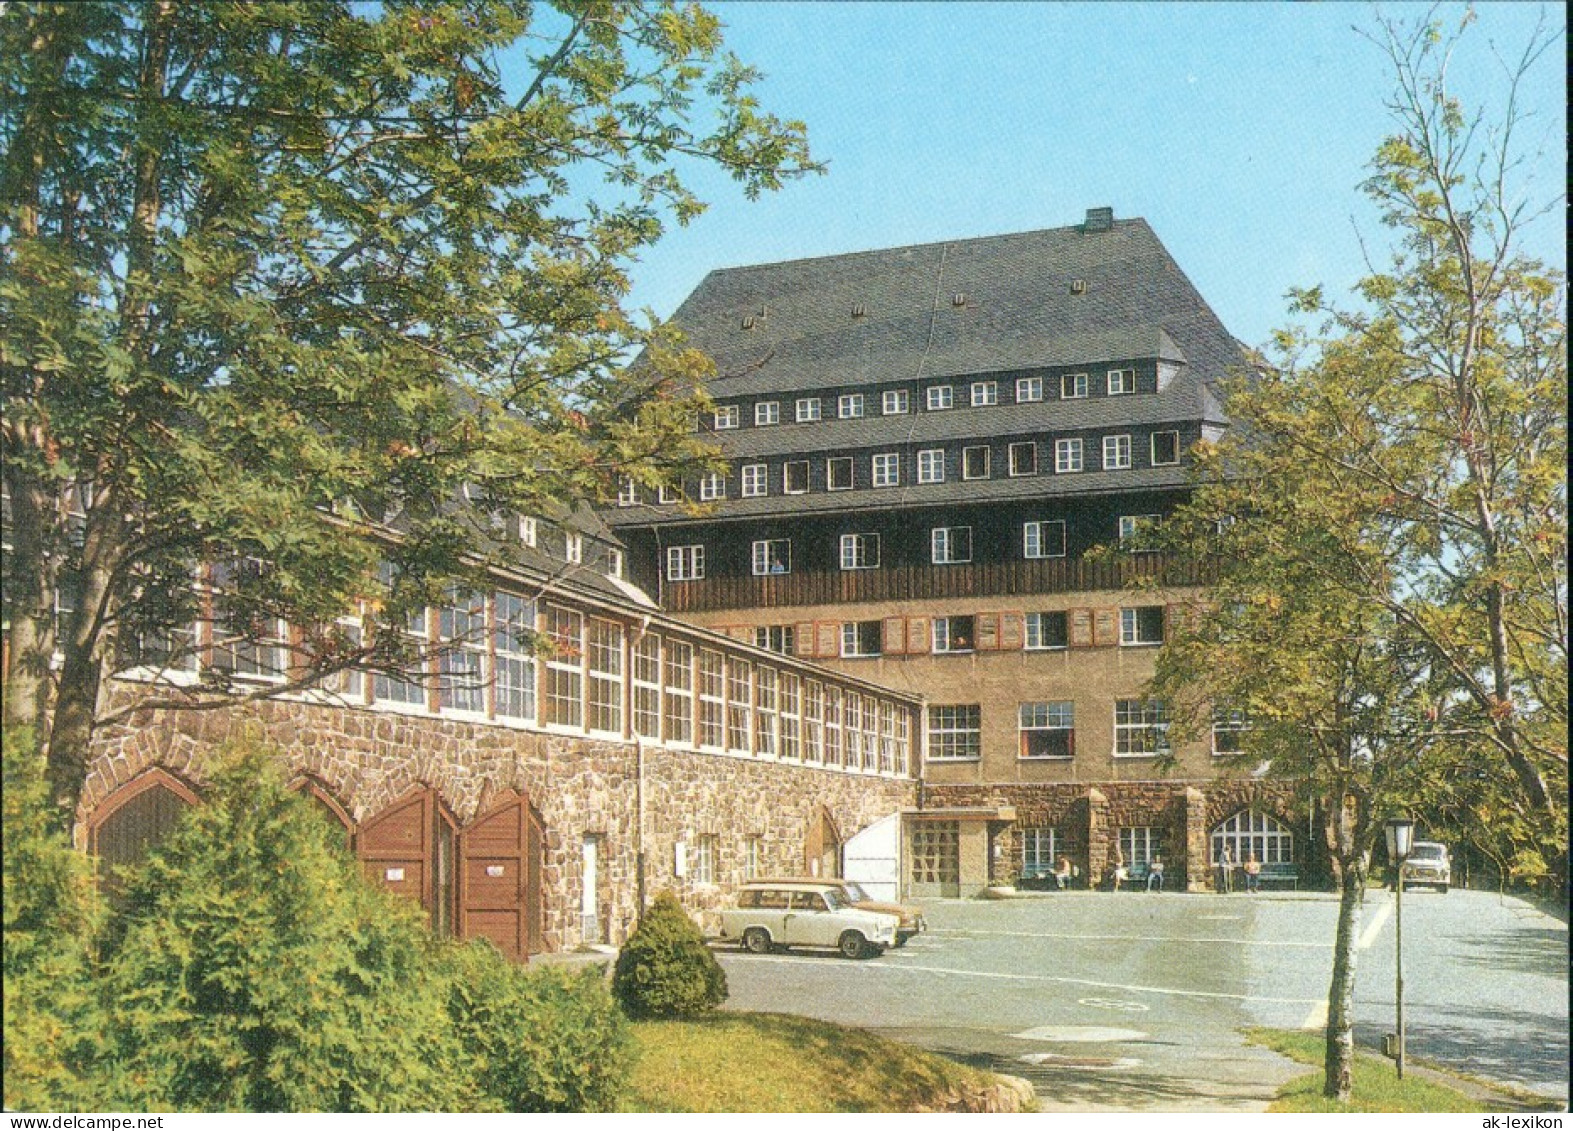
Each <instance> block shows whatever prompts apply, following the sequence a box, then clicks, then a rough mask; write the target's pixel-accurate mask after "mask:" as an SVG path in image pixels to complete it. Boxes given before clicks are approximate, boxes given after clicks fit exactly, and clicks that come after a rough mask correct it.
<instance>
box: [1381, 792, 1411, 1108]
mask: <svg viewBox="0 0 1573 1131" xmlns="http://www.w3.org/2000/svg"><path fill="white" fill-rule="evenodd" d="M1386 832H1387V859H1388V860H1389V861H1390V862H1391V863H1392V867H1393V901H1394V904H1395V906H1394V911H1393V950H1394V954H1395V958H1396V961H1395V962H1394V967H1395V969H1396V970H1397V981H1396V984H1395V987H1394V990H1395V992H1394V999H1395V1000H1396V1002H1397V1005H1398V1040H1397V1043H1396V1045H1395V1046H1394V1053H1395V1055H1394V1058H1393V1059H1394V1060H1395V1062H1396V1063H1397V1065H1398V1078H1399V1079H1400V1080H1402V1079H1403V1078H1404V859H1405V858H1406V857H1407V856H1408V855H1409V849H1410V846H1411V845H1412V844H1414V836H1415V823H1414V822H1413V821H1411V820H1408V819H1407V818H1404V817H1393V818H1391V819H1389V820H1388V822H1387V825H1386Z"/></svg>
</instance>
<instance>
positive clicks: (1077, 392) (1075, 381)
mask: <svg viewBox="0 0 1573 1131" xmlns="http://www.w3.org/2000/svg"><path fill="white" fill-rule="evenodd" d="M1086 395H1087V375H1086V374H1085V373H1065V374H1062V375H1061V377H1060V398H1061V399H1062V400H1067V401H1079V400H1081V399H1082V398H1083V397H1085V396H1086Z"/></svg>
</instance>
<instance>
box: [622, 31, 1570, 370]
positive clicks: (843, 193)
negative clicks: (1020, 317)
mask: <svg viewBox="0 0 1573 1131" xmlns="http://www.w3.org/2000/svg"><path fill="white" fill-rule="evenodd" d="M712 7H713V8H714V10H715V11H717V12H718V13H719V14H720V16H721V18H722V20H723V21H724V22H725V23H726V24H727V26H728V29H729V30H728V35H727V42H728V46H729V47H730V48H731V49H732V50H733V51H735V52H736V53H737V54H738V55H739V56H740V57H741V58H743V59H744V60H745V61H747V62H749V63H752V64H754V65H755V66H757V67H759V68H760V69H761V70H763V71H764V72H765V74H766V76H767V77H766V81H765V82H764V84H763V86H762V87H761V95H762V100H763V102H764V104H765V105H766V107H767V108H768V109H770V110H772V111H774V112H776V113H779V114H781V115H783V116H786V117H794V118H801V119H803V120H804V121H806V122H807V124H808V128H809V137H810V140H811V143H812V145H813V148H814V152H815V155H816V156H817V157H818V158H820V159H821V160H825V161H828V162H829V166H830V168H829V173H828V174H827V175H825V176H823V177H816V178H810V179H808V180H806V181H800V182H796V183H793V184H791V185H789V186H787V187H786V188H785V189H783V190H782V191H781V192H779V193H776V194H773V195H770V196H767V197H765V198H763V199H761V200H759V201H756V202H749V201H746V200H744V199H743V197H742V194H741V193H740V192H738V191H737V190H736V188H735V187H733V186H732V185H731V184H730V182H728V181H726V180H725V179H724V178H720V177H716V178H714V179H711V178H710V177H705V178H701V179H698V180H696V184H698V185H699V186H700V192H701V196H702V197H703V198H704V199H707V200H709V201H710V202H711V207H710V210H709V211H708V212H707V213H706V214H705V215H704V216H702V217H700V218H699V219H698V220H696V221H695V222H693V223H692V224H690V225H689V226H688V227H687V228H675V227H674V228H673V230H672V231H671V232H670V233H669V234H668V235H667V237H666V238H665V239H663V240H662V241H661V243H660V245H659V246H657V247H655V248H653V249H651V250H649V251H648V252H646V253H645V255H644V256H643V260H642V262H641V263H640V264H639V265H637V266H636V268H635V270H634V282H635V290H634V294H633V296H632V301H633V304H634V305H636V306H639V307H646V306H647V307H650V308H652V309H653V310H655V312H656V313H657V314H659V315H661V316H663V317H665V316H668V315H670V314H671V313H672V311H673V310H674V309H675V308H676V307H677V305H678V304H679V303H680V302H681V301H682V299H683V298H684V297H685V296H686V295H687V294H688V292H689V291H691V290H692V289H693V288H694V287H695V286H696V285H697V284H698V283H699V281H700V279H702V278H703V277H704V274H705V272H707V271H709V270H711V269H712V268H715V267H723V266H736V265H740V264H748V263H764V262H770V261H774V260H781V259H796V258H801V257H805V256H813V255H828V254H835V253H839V252H845V251H856V250H861V249H866V248H876V247H892V246H897V245H901V244H912V243H928V242H932V241H937V240H946V239H961V238H967V237H971V236H981V235H991V234H995V233H1000V232H1012V231H1025V230H1028V229H1033V228H1051V227H1059V226H1062V225H1066V224H1073V223H1078V222H1080V220H1081V219H1082V217H1083V215H1084V213H1085V211H1086V209H1087V208H1089V207H1094V206H1099V205H1110V206H1112V207H1113V208H1114V211H1115V215H1116V216H1117V217H1131V216H1142V217H1145V218H1146V219H1147V220H1148V221H1149V222H1150V223H1151V224H1152V226H1153V228H1154V230H1155V231H1156V232H1157V234H1158V236H1159V238H1160V239H1162V240H1163V241H1164V243H1165V244H1166V245H1167V246H1168V248H1169V250H1170V252H1171V253H1172V254H1173V255H1174V256H1175V258H1176V259H1177V260H1178V262H1179V264H1180V266H1181V268H1182V269H1183V270H1184V271H1185V272H1186V273H1187V274H1188V275H1189V276H1190V277H1191V279H1192V281H1193V282H1194V283H1195V284H1196V285H1197V287H1198V288H1199V289H1200V290H1201V292H1202V294H1203V295H1204V296H1206V297H1207V299H1208V300H1209V302H1211V304H1212V305H1213V307H1214V309H1215V310H1216V311H1217V312H1218V314H1219V316H1220V317H1221V318H1222V319H1223V321H1224V324H1225V325H1226V326H1228V327H1229V329H1230V330H1231V331H1232V332H1233V333H1234V334H1235V335H1236V336H1238V337H1239V338H1241V339H1242V340H1244V341H1246V342H1249V343H1251V344H1261V343H1263V342H1264V341H1266V339H1267V337H1268V335H1269V334H1270V332H1271V331H1272V330H1273V329H1274V328H1275V327H1277V326H1281V325H1284V324H1285V323H1286V321H1287V316H1286V314H1285V302H1284V299H1283V296H1284V293H1285V292H1286V291H1287V290H1288V289H1289V288H1290V287H1291V286H1294V285H1306V284H1312V283H1321V284H1323V285H1325V286H1327V287H1328V288H1329V289H1330V291H1331V292H1332V293H1335V294H1337V293H1342V292H1344V291H1346V290H1347V288H1348V287H1349V286H1350V284H1352V283H1353V282H1354V281H1355V280H1356V279H1358V278H1359V277H1360V275H1361V274H1362V265H1361V252H1360V241H1359V238H1358V236H1357V231H1358V232H1359V233H1361V234H1363V235H1364V236H1365V237H1366V241H1367V243H1368V245H1371V246H1375V247H1380V246H1381V244H1382V242H1383V240H1385V238H1386V235H1385V231H1384V230H1383V229H1382V228H1381V227H1380V225H1379V224H1378V223H1377V221H1376V219H1375V217H1374V215H1373V214H1372V212H1371V211H1370V209H1369V208H1368V207H1367V205H1366V204H1365V201H1364V199H1363V197H1361V196H1360V194H1359V192H1358V185H1359V182H1360V181H1361V179H1362V177H1363V176H1364V175H1365V173H1364V170H1365V165H1366V162H1367V161H1368V160H1369V159H1370V156H1371V154H1372V153H1373V152H1374V150H1375V148H1376V145H1377V143H1378V142H1379V141H1380V140H1381V138H1382V136H1383V135H1384V133H1385V132H1386V131H1387V129H1388V125H1389V119H1388V117H1387V114H1386V111H1385V110H1384V108H1383V101H1384V98H1385V97H1386V96H1387V94H1388V92H1389V90H1390V89H1391V85H1392V84H1391V77H1390V73H1389V70H1388V66H1387V63H1386V61H1385V59H1384V57H1383V56H1382V55H1381V54H1380V53H1379V52H1378V50H1377V49H1376V48H1375V47H1374V46H1372V45H1371V44H1370V43H1368V42H1367V41H1365V40H1364V39H1362V38H1360V37H1359V35H1357V34H1356V32H1355V31H1354V30H1353V26H1354V25H1356V24H1359V25H1361V26H1363V27H1367V28H1370V27H1372V26H1374V21H1373V11H1374V10H1375V9H1373V8H1372V7H1371V6H1369V5H1366V4H1319V5H1311V4H1276V3H1275V4H1266V3H1200V4H1194V3H1176V4H1157V3H1128V4H1115V3H1107V4H1104V3H1097V4H1080V3H1078V4H1053V3H1025V4H1014V3H950V4H939V3H933V4H918V3H909V4H897V3H846V4H833V3H791V2H776V3H763V2H752V3H735V2H734V3H720V4H715V5H713V6H712ZM1426 10H1427V6H1425V5H1416V4H1388V5H1384V6H1382V8H1381V9H1380V11H1382V12H1383V13H1385V14H1387V15H1389V16H1401V17H1408V18H1414V17H1417V16H1419V15H1421V14H1423V13H1424V12H1425V11H1426ZM1441 11H1442V12H1443V13H1444V14H1445V15H1447V16H1448V17H1449V18H1451V19H1453V20H1456V19H1457V17H1458V16H1459V15H1460V14H1461V13H1462V11H1463V9H1462V8H1461V7H1459V6H1444V7H1443V8H1442V9H1441ZM1542 11H1544V15H1545V18H1546V19H1547V21H1548V23H1550V24H1552V25H1554V26H1556V27H1558V28H1560V27H1561V26H1562V23H1563V16H1562V14H1561V11H1562V9H1561V7H1560V6H1554V7H1549V8H1545V9H1542V7H1541V6H1540V5H1538V4H1519V3H1505V2H1496V3H1487V4H1483V5H1481V6H1480V8H1479V11H1478V16H1479V18H1478V21H1477V23H1476V24H1475V25H1474V26H1473V27H1471V28H1470V29H1469V32H1468V33H1467V35H1466V39H1465V41H1464V47H1463V49H1462V51H1461V52H1460V53H1459V54H1458V55H1457V56H1455V59H1454V62H1453V65H1452V68H1451V70H1450V83H1452V84H1454V86H1455V89H1456V92H1457V93H1458V94H1460V95H1462V96H1463V97H1464V98H1465V99H1466V101H1467V102H1468V103H1470V104H1472V105H1478V104H1480V103H1481V102H1482V101H1484V102H1485V103H1486V104H1487V105H1500V103H1501V99H1502V96H1503V95H1504V94H1505V90H1506V83H1505V81H1504V78H1503V71H1502V68H1501V64H1500V63H1499V62H1498V61H1497V60H1496V59H1494V58H1493V57H1492V53H1491V44H1492V43H1493V42H1494V43H1496V44H1498V45H1500V47H1501V48H1502V49H1503V51H1504V54H1507V55H1512V56H1514V57H1516V53H1517V52H1518V51H1520V50H1521V49H1522V47H1523V45H1524V43H1525V42H1526V41H1527V39H1528V36H1529V32H1530V29H1531V28H1532V26H1533V25H1534V23H1535V21H1536V19H1537V18H1538V17H1539V16H1540V15H1541V14H1542ZM1564 48H1565V44H1563V43H1559V44H1558V46H1557V47H1556V48H1555V49H1554V50H1553V51H1552V52H1551V53H1549V54H1548V56H1547V57H1546V58H1545V59H1543V60H1542V62H1541V64H1540V66H1539V67H1538V68H1537V70H1536V71H1535V72H1534V82H1533V83H1532V85H1531V87H1530V88H1529V90H1528V91H1527V92H1526V93H1527V95H1528V98H1527V104H1528V106H1529V108H1530V109H1531V110H1533V111H1534V112H1535V114H1536V115H1537V117H1536V118H1535V119H1534V121H1533V122H1532V127H1533V130H1532V132H1533V134H1534V136H1535V138H1536V139H1539V140H1540V141H1541V142H1543V147H1544V149H1545V156H1544V158H1543V159H1542V160H1540V161H1538V162H1537V163H1535V165H1534V168H1533V173H1534V176H1535V178H1536V182H1535V185H1534V189H1533V191H1534V193H1535V195H1536V196H1537V197H1539V198H1540V199H1547V198H1551V197H1556V196H1559V195H1560V194H1561V193H1562V192H1563V191H1564V185H1565V144H1566V137H1567V94H1566V79H1565V75H1564V73H1563V69H1562V62H1563V59H1564V58H1565V55H1564ZM1563 222H1564V215H1563V212H1562V211H1561V210H1560V209H1558V210H1557V211H1556V212H1554V213H1553V214H1552V215H1551V216H1550V217H1548V218H1547V219H1546V220H1543V221H1541V222H1540V223H1539V224H1538V225H1537V227H1536V229H1535V230H1534V231H1533V232H1532V233H1531V236H1532V238H1531V241H1530V243H1529V245H1528V247H1529V249H1530V250H1532V251H1533V252H1534V253H1535V254H1538V255H1540V256H1541V257H1542V258H1545V259H1547V260H1548V261H1550V262H1552V263H1554V264H1556V265H1557V266H1562V265H1564V264H1565V261H1566V256H1565V244H1564V235H1563Z"/></svg>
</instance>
